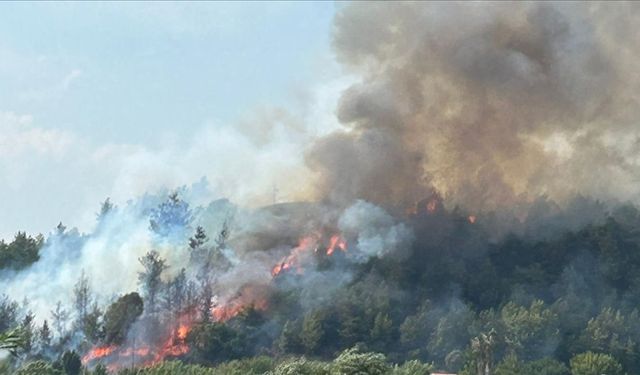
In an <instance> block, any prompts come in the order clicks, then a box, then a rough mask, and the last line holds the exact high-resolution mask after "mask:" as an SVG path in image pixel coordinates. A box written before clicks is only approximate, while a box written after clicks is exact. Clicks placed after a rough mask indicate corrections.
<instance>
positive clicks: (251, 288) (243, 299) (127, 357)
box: [82, 233, 347, 371]
mask: <svg viewBox="0 0 640 375" xmlns="http://www.w3.org/2000/svg"><path fill="white" fill-rule="evenodd" d="M322 244H323V237H322V235H320V234H319V233H314V234H311V235H307V236H304V237H302V238H301V239H300V241H299V243H298V245H297V246H296V247H294V248H293V249H292V250H291V252H290V254H289V255H287V256H285V257H284V258H282V259H281V260H280V261H279V262H278V263H277V264H276V265H275V266H273V268H272V269H271V275H272V277H274V278H275V277H277V276H278V275H279V274H281V273H282V272H284V271H286V270H289V269H295V270H296V273H298V274H302V273H303V271H304V266H305V264H306V263H307V262H308V261H309V257H310V256H311V255H313V254H314V253H317V252H318V250H319V249H321V248H323V247H322ZM324 249H325V250H324V254H325V255H326V256H331V255H333V254H334V253H335V251H336V250H339V251H341V252H346V251H347V242H346V240H345V239H344V238H343V237H342V236H341V235H339V234H334V235H331V236H330V238H329V240H328V244H327V246H326V248H324ZM268 293H269V291H268V286H264V285H262V286H258V285H245V286H244V287H242V288H241V289H240V291H239V292H238V293H237V294H236V295H234V296H232V297H231V298H228V299H227V300H225V301H222V302H221V301H218V299H217V298H215V297H214V301H213V306H212V307H211V318H212V319H213V321H215V322H226V321H228V320H230V319H233V318H234V317H236V316H238V314H240V313H241V312H242V311H244V310H246V309H247V308H254V309H256V310H260V311H264V310H267V308H268V300H267V298H268ZM195 315H196V314H194V313H185V314H183V316H181V317H180V318H179V319H178V320H177V322H175V324H174V325H173V326H172V327H171V329H169V330H168V331H167V334H166V335H165V338H164V339H162V340H159V342H158V343H156V344H154V343H140V344H139V346H133V345H131V346H127V345H125V346H120V347H119V346H116V345H107V346H97V347H95V348H93V349H91V350H90V351H89V352H87V353H86V354H85V355H84V357H83V358H82V363H83V364H84V365H95V364H97V363H100V362H104V363H107V368H108V369H109V370H110V371H116V370H118V369H121V368H124V367H127V366H138V367H148V366H152V365H154V364H156V363H158V362H161V361H162V360H164V359H166V358H171V357H180V356H183V355H185V354H187V353H188V352H189V345H188V344H187V336H188V335H189V332H190V331H191V329H192V327H193V325H194V324H195V323H196V322H197V318H196V316H195Z"/></svg>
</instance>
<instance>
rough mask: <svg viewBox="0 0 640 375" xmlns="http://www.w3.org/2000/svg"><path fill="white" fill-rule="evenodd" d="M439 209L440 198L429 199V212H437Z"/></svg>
mask: <svg viewBox="0 0 640 375" xmlns="http://www.w3.org/2000/svg"><path fill="white" fill-rule="evenodd" d="M437 209H438V200H437V199H436V198H431V199H429V201H428V202H427V212H428V213H430V214H432V213H434V212H436V210H437Z"/></svg>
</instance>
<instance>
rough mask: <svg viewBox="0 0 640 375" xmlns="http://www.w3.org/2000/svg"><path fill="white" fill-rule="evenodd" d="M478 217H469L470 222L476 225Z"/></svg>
mask: <svg viewBox="0 0 640 375" xmlns="http://www.w3.org/2000/svg"><path fill="white" fill-rule="evenodd" d="M476 219H477V218H476V215H469V217H468V220H469V222H470V223H471V224H475V223H476Z"/></svg>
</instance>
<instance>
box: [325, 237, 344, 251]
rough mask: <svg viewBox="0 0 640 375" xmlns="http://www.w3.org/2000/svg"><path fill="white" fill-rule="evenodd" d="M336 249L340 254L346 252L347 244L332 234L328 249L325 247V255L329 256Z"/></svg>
mask: <svg viewBox="0 0 640 375" xmlns="http://www.w3.org/2000/svg"><path fill="white" fill-rule="evenodd" d="M336 248H338V249H340V250H341V251H342V252H345V251H347V242H346V241H345V240H344V239H343V238H342V237H341V236H339V235H337V234H334V235H333V236H331V240H330V241H329V247H327V255H329V256H331V255H332V254H333V252H334V251H335V250H336Z"/></svg>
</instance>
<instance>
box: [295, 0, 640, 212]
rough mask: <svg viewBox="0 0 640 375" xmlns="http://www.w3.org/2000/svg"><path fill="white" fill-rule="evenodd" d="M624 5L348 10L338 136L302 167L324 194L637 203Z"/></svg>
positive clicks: (343, 20)
mask: <svg viewBox="0 0 640 375" xmlns="http://www.w3.org/2000/svg"><path fill="white" fill-rule="evenodd" d="M638 10H640V9H639V8H638V4H630V3H629V4H627V3H615V4H605V3H561V4H550V3H420V2H416V3H409V2H403V3H383V2H375V3H362V2H357V3H352V4H350V5H348V6H345V7H344V8H342V9H341V10H340V12H339V14H338V15H337V17H336V20H335V29H334V32H335V35H334V46H335V51H336V54H337V56H338V59H339V60H340V61H341V62H342V63H343V64H344V65H345V66H346V68H347V69H348V70H350V71H351V72H353V73H355V74H357V75H359V76H360V77H361V80H360V82H358V83H356V84H354V85H353V86H352V87H350V88H349V89H347V90H346V91H344V93H343V95H342V97H341V100H340V104H339V106H338V109H337V115H338V117H339V119H340V121H341V122H342V124H343V125H344V129H343V130H342V131H339V132H336V133H333V134H331V135H329V136H327V137H325V138H322V139H320V140H318V141H317V142H315V143H314V144H313V146H312V147H311V148H310V149H309V150H308V153H307V164H308V165H309V166H310V168H311V169H312V170H313V171H314V172H316V177H317V186H318V189H319V196H320V197H322V198H325V199H329V200H331V201H335V202H339V203H344V202H349V201H351V200H352V199H353V198H354V197H355V198H362V199H365V200H368V201H372V202H376V203H381V202H384V203H387V204H389V203H390V204H393V205H397V206H400V207H406V206H408V205H410V204H413V203H415V202H416V201H418V200H419V199H421V198H423V197H424V196H425V192H427V191H429V190H430V189H431V188H435V189H436V190H438V191H440V192H441V193H442V194H443V195H444V196H445V198H447V200H449V201H453V202H455V203H460V204H464V205H465V206H467V207H469V208H470V209H483V208H484V209H491V208H497V207H501V206H505V205H510V204H513V203H514V202H519V201H520V202H521V201H529V200H531V199H533V198H535V197H537V196H540V195H547V196H549V197H551V198H552V199H554V200H557V201H562V200H563V199H565V198H566V197H568V196H571V195H574V194H576V193H582V194H586V195H591V196H595V197H599V198H603V199H608V198H611V197H617V198H620V199H635V198H637V197H638V193H639V191H638V187H637V186H638V185H637V184H636V181H637V179H638V177H640V174H639V171H640V169H639V168H638V162H639V160H638V158H637V156H636V155H637V151H638V146H639V145H640V142H638V140H639V139H640V138H638V136H639V135H640V128H639V127H638V119H639V118H640V116H639V115H640V106H638V94H637V93H638V92H640V91H638V88H640V86H639V83H640V75H639V74H638V73H637V68H636V62H637V61H638V60H639V59H640V36H639V34H638V33H636V32H634V30H637V28H638V27H640V12H639V11H638Z"/></svg>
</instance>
